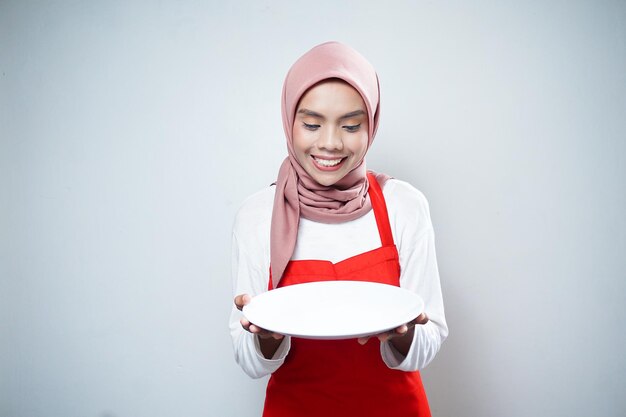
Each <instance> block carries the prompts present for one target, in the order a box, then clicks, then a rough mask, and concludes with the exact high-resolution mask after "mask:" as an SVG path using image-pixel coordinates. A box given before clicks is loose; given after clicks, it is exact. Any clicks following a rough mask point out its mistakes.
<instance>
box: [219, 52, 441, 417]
mask: <svg viewBox="0 0 626 417" xmlns="http://www.w3.org/2000/svg"><path fill="white" fill-rule="evenodd" d="M379 114H380V108H379V88H378V77H377V75H376V72H375V71H374V69H373V68H372V66H371V65H370V64H369V62H367V61H366V60H365V58H363V57H362V56H361V55H360V54H359V53H358V52H356V51H354V50H353V49H351V48H349V47H348V46H345V45H342V44H339V43H336V42H329V43H324V44H322V45H318V46H316V47H315V48H313V49H312V50H310V51H309V52H307V53H306V54H305V55H303V56H302V57H301V58H300V59H299V60H298V61H296V63H295V64H294V65H293V66H292V68H291V69H290V71H289V73H288V74H287V77H286V80H285V84H284V87H283V94H282V117H283V127H284V130H285V134H286V137H287V149H288V157H287V158H286V159H285V161H284V162H283V164H282V166H281V168H280V171H279V173H278V179H277V182H276V185H275V186H271V187H268V188H266V189H264V190H262V191H261V192H259V193H257V194H254V195H253V196H251V197H250V198H248V199H247V200H246V201H245V202H244V204H243V205H242V207H241V209H240V210H239V212H238V214H237V218H236V220H235V225H234V229H233V280H234V289H235V294H237V296H236V297H235V303H234V306H233V312H232V315H231V320H230V329H231V336H232V339H233V345H234V349H235V358H236V360H237V362H238V363H239V364H240V365H241V367H242V368H243V369H244V371H245V372H246V373H248V374H249V375H250V376H252V377H261V376H265V375H268V374H272V376H271V378H270V381H269V383H268V387H267V393H266V400H265V408H264V413H263V415H264V416H267V417H283V416H316V417H319V416H387V415H389V416H394V417H398V416H407V417H408V416H420V417H424V416H429V415H430V411H429V408H428V402H427V399H426V395H425V392H424V388H423V386H422V383H421V379H420V375H419V369H421V368H423V367H424V366H426V365H427V364H428V363H429V362H430V361H431V360H432V359H433V357H434V356H435V354H436V353H437V351H438V350H439V348H440V346H441V343H442V342H443V340H444V339H445V338H446V336H447V334H448V329H447V325H446V321H445V317H444V310H443V301H442V297H441V289H440V284H439V275H438V271H437V263H436V259H435V248H434V236H433V230H432V225H431V222H430V215H429V212H428V204H427V202H426V200H425V198H424V196H423V195H422V194H421V193H420V192H419V191H417V190H416V189H414V188H413V187H411V186H410V185H409V184H407V183H405V182H402V181H399V180H396V179H391V178H389V177H388V176H386V175H382V174H374V173H372V172H369V173H368V172H367V171H366V167H365V154H366V153H367V150H368V149H369V147H370V145H371V144H372V141H373V139H374V136H375V134H376V129H377V127H378V117H379ZM337 279H340V280H344V279H346V280H366V281H375V282H381V283H385V284H391V285H399V286H401V287H403V288H406V289H409V290H411V291H414V292H416V293H418V294H419V295H420V296H421V297H422V298H423V299H424V302H425V311H424V313H423V314H421V315H420V316H418V317H416V318H415V320H412V321H411V322H409V323H406V324H404V325H402V326H400V327H398V328H396V329H394V330H393V331H390V332H387V333H384V334H379V335H377V337H372V338H361V339H358V340H354V339H350V340H337V341H327V340H305V339H300V338H295V337H289V336H283V335H280V334H275V333H271V332H269V331H267V330H265V329H262V328H259V327H258V326H255V325H254V324H253V323H250V322H249V321H247V320H246V319H245V318H244V317H243V316H242V314H241V312H240V310H241V309H242V307H243V306H244V305H245V304H247V303H248V302H249V301H250V299H251V297H252V296H254V295H257V294H259V293H261V292H263V291H267V290H268V289H272V288H277V287H281V286H286V285H293V284H298V283H304V282H311V281H319V280H337Z"/></svg>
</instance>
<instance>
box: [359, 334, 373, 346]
mask: <svg viewBox="0 0 626 417" xmlns="http://www.w3.org/2000/svg"><path fill="white" fill-rule="evenodd" d="M369 340H370V336H365V337H359V338H358V339H357V342H359V345H364V344H366V343H367V342H368V341H369Z"/></svg>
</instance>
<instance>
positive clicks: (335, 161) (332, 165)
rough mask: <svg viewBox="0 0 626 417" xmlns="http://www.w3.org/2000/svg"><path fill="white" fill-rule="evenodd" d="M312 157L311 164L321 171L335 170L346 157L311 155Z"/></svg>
mask: <svg viewBox="0 0 626 417" xmlns="http://www.w3.org/2000/svg"><path fill="white" fill-rule="evenodd" d="M311 159H313V165H315V167H316V168H318V169H320V170H322V171H336V170H338V169H339V168H341V166H342V165H343V163H344V161H345V160H346V157H339V158H337V157H332V158H331V157H322V156H311Z"/></svg>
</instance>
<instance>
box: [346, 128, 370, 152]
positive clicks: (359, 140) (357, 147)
mask: <svg viewBox="0 0 626 417" xmlns="http://www.w3.org/2000/svg"><path fill="white" fill-rule="evenodd" d="M367 138H368V136H367V133H365V132H364V133H363V134H360V135H358V137H354V138H353V139H354V140H353V141H351V146H350V149H351V150H352V153H354V155H356V156H358V157H359V159H361V158H362V157H363V156H365V153H366V152H367V142H368V140H367Z"/></svg>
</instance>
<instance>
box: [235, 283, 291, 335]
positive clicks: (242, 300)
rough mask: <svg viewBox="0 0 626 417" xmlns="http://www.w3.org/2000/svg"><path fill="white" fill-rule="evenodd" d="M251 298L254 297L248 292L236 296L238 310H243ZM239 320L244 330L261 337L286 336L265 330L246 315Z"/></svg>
mask: <svg viewBox="0 0 626 417" xmlns="http://www.w3.org/2000/svg"><path fill="white" fill-rule="evenodd" d="M251 299H252V298H251V297H250V296H249V295H248V294H239V295H238V296H236V297H235V306H236V307H237V310H239V311H242V310H243V306H245V305H246V304H248V303H249V302H250V300H251ZM239 322H240V323H241V327H243V328H244V330H246V331H248V332H250V333H252V334H255V335H257V336H258V337H259V338H261V339H274V340H281V339H282V338H283V337H285V336H284V335H282V334H280V333H274V332H270V331H269V330H265V329H263V328H261V327H259V326H257V325H256V324H253V323H250V321H249V320H248V319H246V318H245V317H242V318H241V320H239Z"/></svg>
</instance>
